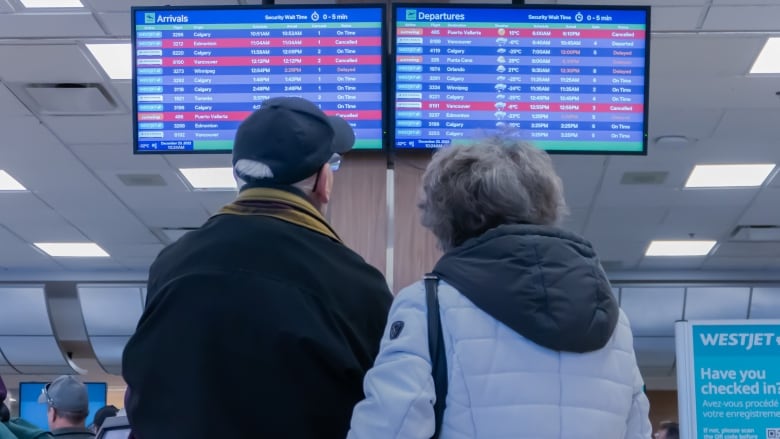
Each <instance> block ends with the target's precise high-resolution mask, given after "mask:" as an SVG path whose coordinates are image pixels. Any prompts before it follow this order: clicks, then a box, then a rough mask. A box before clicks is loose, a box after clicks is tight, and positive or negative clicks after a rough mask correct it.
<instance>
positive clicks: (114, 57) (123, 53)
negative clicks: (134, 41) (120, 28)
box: [87, 43, 133, 79]
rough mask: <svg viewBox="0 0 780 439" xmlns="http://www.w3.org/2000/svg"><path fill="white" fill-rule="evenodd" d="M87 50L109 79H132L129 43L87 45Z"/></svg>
mask: <svg viewBox="0 0 780 439" xmlns="http://www.w3.org/2000/svg"><path fill="white" fill-rule="evenodd" d="M87 49H89V51H90V52H91V53H92V56H94V57H95V59H96V60H97V62H99V63H100V67H102V68H103V70H104V71H105V72H106V74H107V75H108V76H109V77H110V78H111V79H132V77H133V68H132V67H133V66H132V59H131V58H132V57H131V56H130V55H131V52H130V50H131V49H130V43H111V44H87Z"/></svg>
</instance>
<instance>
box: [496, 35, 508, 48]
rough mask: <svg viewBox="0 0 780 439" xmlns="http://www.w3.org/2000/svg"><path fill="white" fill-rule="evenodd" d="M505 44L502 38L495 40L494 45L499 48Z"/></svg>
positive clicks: (504, 39) (505, 40)
mask: <svg viewBox="0 0 780 439" xmlns="http://www.w3.org/2000/svg"><path fill="white" fill-rule="evenodd" d="M506 42H507V39H506V38H503V37H499V38H496V44H498V45H499V46H503V45H505V44H506Z"/></svg>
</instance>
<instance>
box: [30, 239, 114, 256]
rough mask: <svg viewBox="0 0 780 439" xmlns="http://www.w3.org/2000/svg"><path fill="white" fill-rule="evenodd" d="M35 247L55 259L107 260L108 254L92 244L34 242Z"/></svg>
mask: <svg viewBox="0 0 780 439" xmlns="http://www.w3.org/2000/svg"><path fill="white" fill-rule="evenodd" d="M35 246H36V247H38V248H39V249H41V250H43V251H44V252H46V254H48V255H49V256H53V257H55V258H107V257H109V255H108V253H106V251H105V250H103V249H102V248H101V247H100V246H99V245H97V244H95V243H94V242H36V243H35Z"/></svg>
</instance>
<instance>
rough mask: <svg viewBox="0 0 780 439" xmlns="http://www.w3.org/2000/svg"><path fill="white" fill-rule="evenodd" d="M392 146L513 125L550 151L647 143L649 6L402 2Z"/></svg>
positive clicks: (444, 141)
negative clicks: (460, 5)
mask: <svg viewBox="0 0 780 439" xmlns="http://www.w3.org/2000/svg"><path fill="white" fill-rule="evenodd" d="M397 13H398V18H397V26H396V35H395V47H396V53H395V60H396V69H395V84H396V86H395V146H396V147H398V148H433V147H439V146H446V145H450V144H455V143H459V142H467V141H469V140H470V139H474V138H479V137H481V136H484V135H487V134H489V133H491V132H495V131H497V130H499V131H504V130H509V131H511V132H512V133H514V134H515V135H518V136H520V137H522V138H524V139H527V140H530V141H532V142H533V143H534V144H536V145H538V146H540V147H544V148H545V149H548V150H555V149H559V150H585V149H593V148H601V149H603V150H605V151H607V150H623V151H637V150H638V151H641V150H642V148H643V136H644V132H645V126H644V120H645V119H644V113H645V108H644V102H645V74H646V72H645V66H646V59H645V58H646V56H647V53H646V47H645V41H646V35H645V31H646V23H645V21H644V20H645V15H644V13H642V12H640V11H631V10H624V11H602V10H582V11H578V10H575V9H572V10H544V9H509V8H494V9H490V8H462V9H457V8H455V9H452V8H448V9H443V8H403V7H399V8H398V11H397Z"/></svg>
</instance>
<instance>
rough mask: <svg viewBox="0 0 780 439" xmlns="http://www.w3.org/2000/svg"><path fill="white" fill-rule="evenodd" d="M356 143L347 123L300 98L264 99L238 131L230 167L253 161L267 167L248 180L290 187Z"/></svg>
mask: <svg viewBox="0 0 780 439" xmlns="http://www.w3.org/2000/svg"><path fill="white" fill-rule="evenodd" d="M354 144H355V132H354V131H353V130H352V127H351V126H350V125H349V123H348V122H347V121H346V120H344V119H342V118H340V117H338V116H328V115H326V114H325V113H323V112H322V110H320V108H319V107H318V106H317V105H315V104H314V103H312V102H310V101H308V100H306V99H303V98H298V97H278V98H271V99H267V100H265V101H264V102H263V103H262V104H261V105H260V108H259V109H257V110H255V111H254V112H253V113H252V114H251V115H250V116H249V117H248V118H246V119H245V120H244V121H243V122H241V125H240V126H239V127H238V130H237V131H236V137H235V140H234V142H233V166H234V167H235V165H236V163H237V162H238V161H239V160H253V161H255V162H260V163H262V164H263V165H265V166H267V169H266V168H263V170H264V172H262V174H263V175H261V176H247V175H242V173H240V172H238V175H239V177H241V178H242V179H244V180H246V181H251V180H258V181H267V182H271V183H276V184H292V183H296V182H299V181H301V180H304V179H306V178H308V177H311V176H312V175H314V174H315V173H316V172H317V171H318V170H319V169H320V168H321V167H322V165H324V164H325V163H327V162H328V160H329V159H330V158H331V157H332V156H333V154H334V153H338V154H342V153H345V152H347V151H349V150H350V149H352V146H353V145H354Z"/></svg>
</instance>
